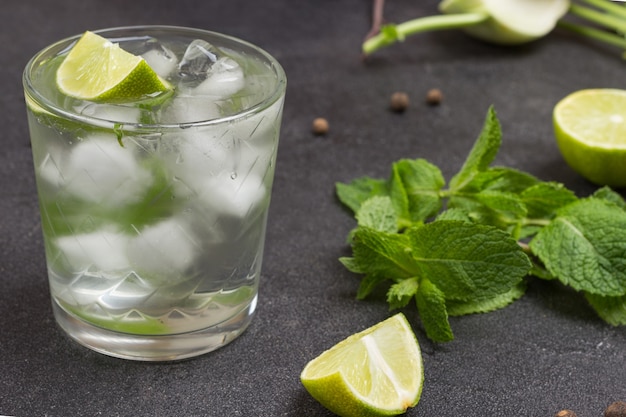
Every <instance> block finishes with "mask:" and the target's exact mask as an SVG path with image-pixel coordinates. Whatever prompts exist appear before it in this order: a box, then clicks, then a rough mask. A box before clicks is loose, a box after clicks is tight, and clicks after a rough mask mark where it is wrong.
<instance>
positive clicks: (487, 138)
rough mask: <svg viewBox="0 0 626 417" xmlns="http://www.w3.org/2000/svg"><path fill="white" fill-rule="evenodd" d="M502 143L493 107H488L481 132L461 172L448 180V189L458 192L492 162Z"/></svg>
mask: <svg viewBox="0 0 626 417" xmlns="http://www.w3.org/2000/svg"><path fill="white" fill-rule="evenodd" d="M501 143H502V130H501V129H500V122H499V121H498V118H497V116H496V112H495V110H494V109H493V107H489V110H488V111H487V116H486V118H485V122H484V124H483V128H482V131H481V132H480V135H479V136H478V139H477V140H476V142H475V143H474V146H473V147H472V150H471V151H470V153H469V155H468V157H467V159H466V160H465V163H464V164H463V166H462V167H461V170H460V171H459V172H458V173H457V174H456V175H455V176H454V177H452V179H451V180H450V189H452V190H460V189H462V188H464V187H465V186H466V185H467V184H469V183H470V182H471V181H472V179H474V177H475V176H476V175H478V174H479V173H480V172H482V171H485V170H486V169H487V168H488V167H489V165H490V164H491V163H492V162H493V160H494V159H495V157H496V154H497V153H498V150H499V149H500V144H501Z"/></svg>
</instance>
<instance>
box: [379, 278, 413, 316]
mask: <svg viewBox="0 0 626 417" xmlns="http://www.w3.org/2000/svg"><path fill="white" fill-rule="evenodd" d="M418 287H419V284H418V280H417V278H409V279H403V280H402V281H400V282H398V283H396V284H393V285H392V286H391V287H389V291H387V302H388V303H389V308H390V309H391V310H394V309H397V308H402V307H404V306H406V305H407V304H408V303H409V301H411V298H413V296H414V295H415V294H416V293H417V289H418Z"/></svg>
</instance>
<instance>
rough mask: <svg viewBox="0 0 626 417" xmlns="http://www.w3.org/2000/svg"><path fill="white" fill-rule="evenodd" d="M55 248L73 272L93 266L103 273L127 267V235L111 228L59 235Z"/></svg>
mask: <svg viewBox="0 0 626 417" xmlns="http://www.w3.org/2000/svg"><path fill="white" fill-rule="evenodd" d="M55 244H56V246H57V248H58V249H59V250H60V251H61V253H62V255H63V256H64V257H65V259H66V260H67V262H68V264H69V266H70V267H71V268H72V269H73V272H79V271H85V270H87V269H92V268H95V269H96V270H98V271H101V272H102V273H104V274H109V273H113V272H115V271H121V270H126V269H128V268H129V262H128V258H127V257H126V246H127V244H128V237H127V236H126V235H124V234H122V233H118V232H115V231H112V230H106V229H103V230H99V231H96V232H91V233H83V234H77V235H68V236H61V237H58V238H57V239H56V240H55Z"/></svg>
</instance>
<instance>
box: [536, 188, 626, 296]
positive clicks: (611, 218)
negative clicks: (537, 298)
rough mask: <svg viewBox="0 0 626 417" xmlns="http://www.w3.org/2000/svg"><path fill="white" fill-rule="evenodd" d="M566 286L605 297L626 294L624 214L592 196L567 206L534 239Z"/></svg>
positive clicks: (543, 258)
mask: <svg viewBox="0 0 626 417" xmlns="http://www.w3.org/2000/svg"><path fill="white" fill-rule="evenodd" d="M530 248H531V249H532V252H533V253H534V254H535V255H537V256H538V257H539V259H540V260H541V261H542V262H543V263H544V265H545V266H546V269H547V270H548V271H549V272H550V273H551V274H552V275H554V276H556V277H557V278H558V279H559V280H560V281H561V282H562V283H564V284H565V285H570V286H572V287H573V288H574V289H576V290H580V291H586V292H588V293H591V294H598V295H603V296H620V295H622V294H624V293H626V212H625V211H624V210H622V209H620V208H619V207H618V206H616V205H615V204H613V203H610V202H607V201H604V200H601V199H597V198H588V199H584V200H580V201H578V202H575V203H572V204H569V205H567V206H565V207H563V208H562V209H560V210H559V211H558V212H557V216H556V217H555V218H554V220H552V221H551V222H550V223H549V224H548V225H547V226H546V227H544V228H543V229H541V230H540V231H539V232H538V233H537V235H536V236H535V238H534V239H533V240H532V241H531V242H530Z"/></svg>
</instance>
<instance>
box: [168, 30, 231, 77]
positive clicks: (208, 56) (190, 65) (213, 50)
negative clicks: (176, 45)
mask: <svg viewBox="0 0 626 417" xmlns="http://www.w3.org/2000/svg"><path fill="white" fill-rule="evenodd" d="M220 55H221V51H220V50H219V49H218V48H217V47H215V46H213V45H211V44H210V43H208V42H207V41H204V40H201V39H196V40H194V41H192V42H191V43H190V44H189V46H187V49H186V50H185V54H184V55H183V57H182V59H181V60H180V63H179V64H178V74H179V75H180V77H181V78H182V79H183V80H185V81H187V82H201V81H203V80H204V79H206V77H207V74H208V72H209V70H210V69H211V67H212V66H213V64H214V63H215V62H217V60H218V58H219V57H220Z"/></svg>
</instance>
